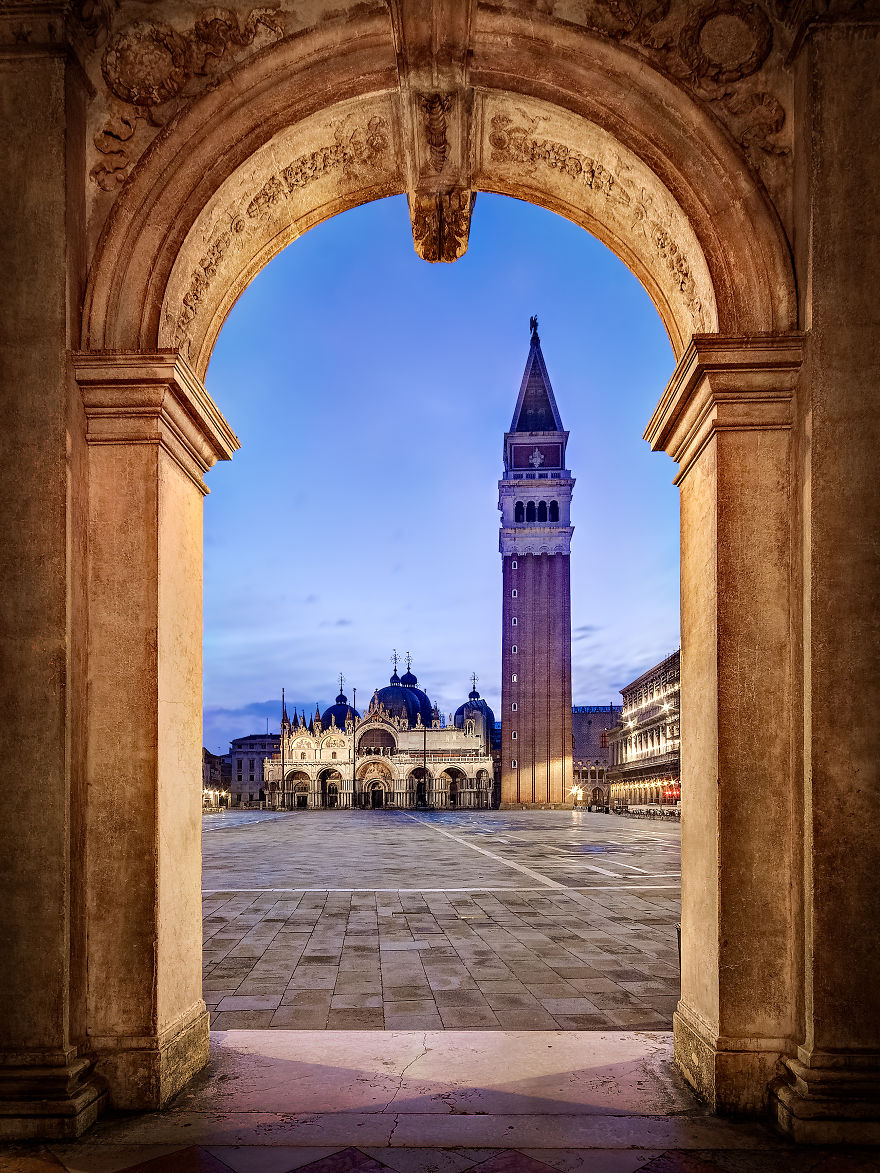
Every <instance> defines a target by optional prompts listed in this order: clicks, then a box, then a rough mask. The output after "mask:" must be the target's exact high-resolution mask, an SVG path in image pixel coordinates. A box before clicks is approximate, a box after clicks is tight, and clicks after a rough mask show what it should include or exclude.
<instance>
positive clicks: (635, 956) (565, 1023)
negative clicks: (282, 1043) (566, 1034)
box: [204, 811, 680, 1030]
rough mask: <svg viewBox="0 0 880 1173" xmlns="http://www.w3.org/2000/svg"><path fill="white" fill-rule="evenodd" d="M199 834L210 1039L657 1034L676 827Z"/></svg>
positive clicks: (564, 823)
mask: <svg viewBox="0 0 880 1173" xmlns="http://www.w3.org/2000/svg"><path fill="white" fill-rule="evenodd" d="M212 827H213V828H214V830H213V831H212V832H211V833H210V834H207V835H205V839H204V855H205V895H204V932H205V946H204V997H205V1001H206V1004H207V1005H208V1007H209V1009H210V1010H211V1011H212V1027H213V1028H214V1029H215V1030H239V1029H256V1028H261V1029H262V1028H274V1029H285V1030H290V1029H294V1030H296V1029H300V1030H314V1029H358V1030H383V1029H406V1030H441V1029H447V1030H486V1029H491V1030H520V1029H533V1030H547V1029H554V1028H557V1029H563V1030H603V1029H636V1028H637V1029H645V1030H659V1029H666V1028H668V1027H669V1026H670V1025H671V1021H672V1012H673V1009H674V1008H675V1005H676V1003H677V1000H678V991H679V984H678V956H677V947H676V937H675V924H676V921H677V920H678V918H679V915H680V912H679V909H680V900H679V885H680V878H679V829H678V827H669V828H665V827H664V828H661V829H657V830H655V829H654V828H650V827H647V826H641V825H638V824H633V823H632V822H630V821H629V820H627V821H624V820H619V819H615V818H612V817H609V816H603V815H588V814H585V813H583V812H576V813H575V812H564V811H562V812H546V811H540V812H504V813H503V814H502V813H500V812H472V813H468V814H461V815H454V814H451V815H450V814H443V815H421V814H420V815H417V816H415V817H413V816H409V815H406V814H404V813H403V812H396V813H395V812H332V811H327V812H309V813H308V814H306V815H302V814H296V813H292V814H290V815H286V816H282V817H280V818H279V817H278V816H277V815H267V816H266V817H265V819H264V820H260V819H259V818H251V819H250V820H248V822H247V823H238V824H235V825H231V824H223V823H222V822H218V817H217V816H213V823H212ZM596 861H600V862H596ZM224 881H225V883H224ZM367 882H369V883H370V884H371V885H373V886H372V887H366V886H365V885H366V883H367ZM420 883H421V885H422V886H419V885H420ZM325 884H326V885H327V886H326V887H324V886H323V885H325Z"/></svg>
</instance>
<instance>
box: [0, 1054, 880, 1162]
mask: <svg viewBox="0 0 880 1173" xmlns="http://www.w3.org/2000/svg"><path fill="white" fill-rule="evenodd" d="M671 1058H672V1038H671V1036H670V1035H669V1034H668V1033H659V1032H658V1033H652V1032H640V1033H633V1032H609V1033H604V1034H596V1033H589V1032H577V1033H564V1032H560V1031H553V1032H535V1031H520V1032H509V1033H504V1034H499V1033H498V1032H497V1031H496V1032H492V1031H486V1032H482V1033H478V1034H474V1033H470V1034H464V1033H458V1032H448V1031H447V1032H443V1031H438V1032H434V1033H430V1032H429V1033H425V1032H393V1033H387V1034H383V1035H381V1036H376V1035H369V1034H365V1033H357V1032H350V1031H336V1032H329V1033H328V1032H323V1031H316V1032H313V1033H311V1034H306V1033H303V1032H277V1031H276V1032H271V1031H244V1032H225V1033H221V1034H215V1035H213V1036H212V1062H211V1065H210V1067H209V1068H208V1069H207V1070H206V1071H205V1072H203V1073H202V1074H201V1075H199V1076H197V1077H196V1078H195V1080H194V1081H193V1082H192V1083H191V1084H190V1085H189V1086H188V1087H187V1088H186V1089H184V1091H183V1092H182V1093H181V1094H180V1095H179V1096H178V1097H176V1098H175V1100H174V1101H173V1102H172V1103H171V1104H169V1105H168V1106H167V1107H166V1108H165V1109H164V1110H163V1111H162V1112H156V1113H146V1114H141V1115H137V1114H134V1113H119V1114H116V1116H115V1117H113V1116H110V1117H108V1118H105V1119H103V1120H101V1121H99V1122H98V1124H97V1125H96V1126H95V1127H94V1128H93V1129H91V1131H90V1132H89V1134H88V1135H87V1136H86V1137H83V1138H82V1139H81V1140H79V1141H76V1142H60V1143H57V1144H51V1145H36V1144H35V1145H30V1146H29V1145H18V1146H7V1147H6V1148H5V1149H0V1168H3V1169H4V1171H5V1170H6V1169H9V1170H10V1173H58V1171H59V1170H66V1171H67V1173H117V1171H121V1170H123V1169H125V1170H130V1171H132V1173H134V1171H137V1173H226V1171H227V1170H232V1171H233V1173H289V1171H292V1170H294V1169H302V1170H305V1171H306V1173H377V1170H378V1173H382V1171H384V1170H389V1169H390V1170H396V1171H397V1173H464V1171H465V1170H474V1173H546V1170H547V1169H548V1168H549V1169H552V1170H559V1171H560V1173H636V1170H641V1171H643V1173H717V1171H719V1170H720V1171H723V1173H868V1170H874V1169H876V1168H877V1165H876V1152H877V1150H876V1149H875V1150H870V1149H844V1148H818V1147H816V1148H813V1147H810V1146H797V1145H793V1144H791V1143H790V1142H788V1141H787V1140H785V1139H784V1138H782V1137H779V1136H777V1135H775V1134H773V1133H772V1132H771V1131H770V1130H769V1129H768V1128H766V1127H764V1126H762V1125H761V1124H758V1123H737V1122H735V1121H728V1120H721V1119H719V1118H717V1117H713V1116H712V1115H711V1114H710V1113H709V1111H708V1110H707V1109H706V1108H705V1107H704V1106H702V1105H699V1104H697V1103H696V1102H695V1101H694V1099H693V1097H692V1096H691V1093H690V1092H689V1090H688V1089H687V1087H686V1086H685V1085H684V1083H683V1082H682V1080H681V1078H680V1076H679V1075H678V1073H677V1071H676V1070H675V1068H674V1066H673V1064H672V1062H671Z"/></svg>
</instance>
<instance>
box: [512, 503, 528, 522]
mask: <svg viewBox="0 0 880 1173" xmlns="http://www.w3.org/2000/svg"><path fill="white" fill-rule="evenodd" d="M525 519H526V511H525V507H524V506H523V503H522V501H517V503H516V505H514V507H513V520H514V522H515V523H519V522H521V521H525Z"/></svg>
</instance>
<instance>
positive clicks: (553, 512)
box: [550, 501, 559, 521]
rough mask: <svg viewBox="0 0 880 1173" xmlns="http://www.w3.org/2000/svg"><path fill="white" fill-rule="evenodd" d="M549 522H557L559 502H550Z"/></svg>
mask: <svg viewBox="0 0 880 1173" xmlns="http://www.w3.org/2000/svg"><path fill="white" fill-rule="evenodd" d="M550 520H551V521H559V502H558V501H551V502H550Z"/></svg>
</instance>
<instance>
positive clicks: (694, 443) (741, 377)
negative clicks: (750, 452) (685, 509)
mask: <svg viewBox="0 0 880 1173" xmlns="http://www.w3.org/2000/svg"><path fill="white" fill-rule="evenodd" d="M803 351H804V335H803V334H800V333H787V334H760V335H755V336H752V337H742V336H736V335H734V336H725V335H720V334H695V335H694V336H693V337H692V338H691V340H690V342H689V343H688V346H687V348H686V350H685V351H684V353H683V354H682V356H681V358H680V359H679V361H678V364H677V366H676V368H675V371H674V372H673V374H672V378H671V379H670V380H669V382H668V384H667V386H666V390H665V391H664V392H663V395H662V397H661V399H660V402H659V403H658V404H657V407H656V409H655V411H654V414H653V415H652V416H651V420H650V422H649V424H648V426H647V428H646V429H645V433H644V437H645V439H646V440H647V441H648V443H649V444H650V445H651V448H652V449H653V450H654V451H655V452H657V451H662V452H667V453H668V454H669V455H670V456H671V457H672V459H673V460H675V461H676V462H677V463H678V465H679V472H678V476H677V477H676V478H675V483H676V484H679V483H680V482H681V480H682V478H683V477H684V476H685V475H686V474H687V471H688V469H689V468H690V466H691V464H692V463H693V461H694V460H695V459H696V457H697V456H698V455H699V454H700V452H701V451H702V450H703V448H704V447H705V445H706V444H707V443H708V441H709V440H710V439H711V437H712V436H713V435H715V434H716V433H717V432H719V431H770V430H785V431H788V430H789V429H790V428H791V425H792V418H793V412H794V404H793V400H794V390H795V385H796V383H797V378H798V374H799V371H800V367H801V362H802V360H803Z"/></svg>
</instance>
